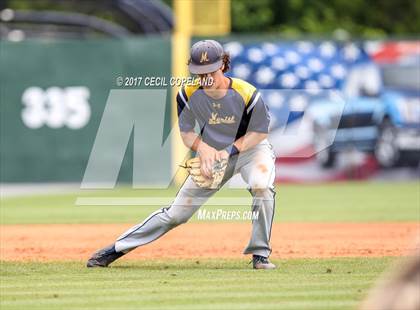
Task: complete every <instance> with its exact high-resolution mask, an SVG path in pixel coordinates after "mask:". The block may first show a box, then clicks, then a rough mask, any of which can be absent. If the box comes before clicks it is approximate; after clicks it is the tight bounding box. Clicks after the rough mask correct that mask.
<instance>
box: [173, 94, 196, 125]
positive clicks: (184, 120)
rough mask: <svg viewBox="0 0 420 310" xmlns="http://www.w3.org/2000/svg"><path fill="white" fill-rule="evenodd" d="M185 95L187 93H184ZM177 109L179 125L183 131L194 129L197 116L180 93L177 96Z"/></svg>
mask: <svg viewBox="0 0 420 310" xmlns="http://www.w3.org/2000/svg"><path fill="white" fill-rule="evenodd" d="M184 97H185V95H184ZM176 102H177V110H178V125H179V130H180V131H182V132H188V131H194V127H195V118H194V115H193V113H192V112H191V110H190V109H189V107H188V106H187V104H188V102H187V104H186V103H185V101H184V99H183V98H182V97H181V95H180V93H179V92H178V95H177V96H176Z"/></svg>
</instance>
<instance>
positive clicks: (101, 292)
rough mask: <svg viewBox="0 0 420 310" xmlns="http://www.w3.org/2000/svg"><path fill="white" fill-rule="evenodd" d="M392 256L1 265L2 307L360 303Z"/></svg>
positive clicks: (322, 306)
mask: <svg viewBox="0 0 420 310" xmlns="http://www.w3.org/2000/svg"><path fill="white" fill-rule="evenodd" d="M392 261H393V259H391V258H369V259H368V258H340V259H322V260H314V259H294V260H282V261H277V262H276V263H278V265H279V268H278V269H277V270H274V271H256V270H252V269H250V266H248V265H247V261H245V260H204V261H195V260H184V261H183V260H176V261H169V260H157V261H147V262H146V261H138V262H133V261H124V260H122V261H119V262H117V263H116V264H115V265H114V266H113V267H111V268H108V269H93V270H92V269H87V268H85V267H84V265H83V263H82V262H67V263H62V262H55V263H30V262H28V263H12V262H3V263H2V265H1V279H2V280H1V304H0V305H1V309H2V310H5V309H80V308H83V309H117V308H118V309H168V308H170V309H354V308H355V307H357V305H358V303H359V302H360V300H362V299H363V298H364V296H365V295H366V293H367V291H368V289H369V288H370V287H371V286H372V284H373V283H374V282H375V280H376V278H377V277H378V275H379V274H380V273H381V272H382V271H383V270H384V269H386V268H387V267H388V266H389V264H390V263H391V262H392Z"/></svg>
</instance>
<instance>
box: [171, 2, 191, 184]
mask: <svg viewBox="0 0 420 310" xmlns="http://www.w3.org/2000/svg"><path fill="white" fill-rule="evenodd" d="M173 4H174V17H175V29H174V33H173V36H172V76H174V77H187V76H188V68H187V61H188V58H189V52H190V43H191V34H192V1H189V0H174V3H173ZM177 92H178V89H177V88H176V87H174V88H173V89H172V116H171V119H172V130H173V131H172V135H171V137H172V141H171V143H172V172H173V174H174V173H176V172H177V171H178V172H177V173H176V174H175V178H174V182H175V184H177V185H179V184H181V183H182V182H183V181H184V179H185V177H186V175H187V174H186V171H185V170H184V169H179V165H180V164H182V162H183V160H184V154H186V152H187V149H186V147H185V146H184V144H183V142H182V139H181V136H180V133H179V128H178V126H176V124H177V120H178V116H177V107H176V94H177Z"/></svg>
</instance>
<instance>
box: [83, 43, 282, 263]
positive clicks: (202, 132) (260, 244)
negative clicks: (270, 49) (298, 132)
mask: <svg viewBox="0 0 420 310" xmlns="http://www.w3.org/2000/svg"><path fill="white" fill-rule="evenodd" d="M229 64H230V59H229V55H228V54H227V53H225V52H224V50H223V47H222V46H221V45H220V44H219V43H218V42H217V41H214V40H203V41H199V42H197V43H195V44H194V45H193V46H192V48H191V56H190V60H189V63H188V67H189V70H190V72H191V73H192V74H195V75H197V77H198V78H197V83H194V84H193V85H186V86H183V87H182V88H181V89H180V90H179V92H178V95H177V105H178V119H179V128H180V131H181V136H182V139H183V142H184V144H185V145H186V146H187V147H188V148H190V149H191V150H192V151H194V152H196V154H197V157H196V158H193V159H192V160H190V161H188V162H187V164H186V168H187V169H188V171H189V172H190V175H189V176H188V178H187V179H186V181H185V182H184V184H183V185H182V187H181V189H180V190H179V192H178V194H177V196H176V198H175V199H174V201H173V202H172V204H171V205H170V206H169V207H165V208H162V209H160V210H158V211H156V212H154V213H152V214H151V215H150V216H149V217H148V218H146V219H145V220H144V221H143V222H142V223H140V224H138V225H136V226H134V227H132V228H131V229H129V230H128V231H126V232H125V233H123V234H122V235H121V236H120V237H119V238H118V239H117V240H116V241H115V243H113V244H112V245H110V246H108V247H105V248H104V249H101V250H99V251H98V252H96V253H95V254H93V256H92V257H91V258H90V259H89V261H88V262H87V267H107V266H108V265H109V264H110V263H112V262H113V261H115V260H116V259H118V258H119V257H121V256H123V255H124V254H126V253H128V252H129V251H131V250H133V249H135V248H137V247H139V246H142V245H145V244H147V243H150V242H152V241H154V240H156V239H158V238H159V237H161V236H163V235H164V234H165V233H167V232H168V231H169V230H171V229H173V228H174V227H176V226H178V225H180V224H182V223H185V222H187V221H188V220H189V219H190V218H191V217H192V216H193V214H194V213H195V212H196V211H197V210H198V209H199V208H200V207H201V206H202V205H203V204H204V203H205V202H206V201H207V200H208V198H210V197H211V196H212V195H213V194H214V193H216V192H217V191H218V190H219V189H220V187H221V186H223V184H225V183H226V182H227V181H228V180H229V179H230V178H231V177H232V176H233V175H235V174H238V173H240V174H241V176H242V178H243V179H244V180H245V182H246V183H247V184H248V186H249V192H250V193H251V195H252V196H253V203H252V211H254V212H258V218H256V219H253V221H252V235H251V238H250V241H249V243H248V245H247V247H246V248H245V250H244V254H252V262H253V268H254V269H274V268H275V267H276V266H275V265H274V264H273V263H271V262H270V261H269V259H268V257H269V255H270V253H271V247H270V244H269V242H270V235H271V227H272V222H273V217H274V208H275V192H274V186H273V182H274V158H275V157H274V154H273V151H272V147H271V145H270V144H269V142H268V141H267V133H268V127H269V122H270V117H269V113H268V108H267V106H266V105H265V103H264V102H263V100H262V98H261V95H260V93H259V92H258V90H257V89H255V87H253V86H252V85H250V84H249V83H247V82H245V81H243V80H240V79H236V78H230V77H227V76H225V74H224V73H225V72H227V71H228V70H229ZM197 125H198V127H199V133H196V131H195V128H196V126H197ZM227 237H229V236H227Z"/></svg>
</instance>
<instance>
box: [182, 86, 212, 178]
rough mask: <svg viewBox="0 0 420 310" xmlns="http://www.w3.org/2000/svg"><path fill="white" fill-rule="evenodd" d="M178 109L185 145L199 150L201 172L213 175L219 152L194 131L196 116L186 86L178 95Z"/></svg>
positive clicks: (205, 174) (195, 150)
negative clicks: (189, 102)
mask: <svg viewBox="0 0 420 310" xmlns="http://www.w3.org/2000/svg"><path fill="white" fill-rule="evenodd" d="M176 101H177V110H178V125H179V130H180V132H181V138H182V141H183V142H184V144H185V146H186V147H188V148H189V149H191V150H193V151H194V152H197V154H198V156H199V157H200V162H201V173H202V174H203V175H204V176H206V177H211V175H212V167H213V164H214V161H215V160H218V159H220V158H219V157H220V155H219V152H217V150H216V149H215V148H213V147H211V146H209V145H208V144H207V143H205V142H203V141H202V140H201V137H200V136H199V135H198V134H196V133H195V132H194V127H195V117H194V115H193V113H192V111H191V109H190V106H189V104H188V97H187V94H186V92H185V89H184V88H181V89H180V91H179V92H178V94H177V96H176Z"/></svg>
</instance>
